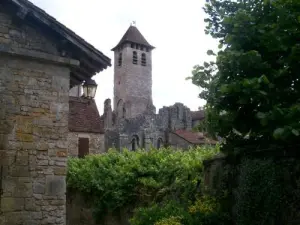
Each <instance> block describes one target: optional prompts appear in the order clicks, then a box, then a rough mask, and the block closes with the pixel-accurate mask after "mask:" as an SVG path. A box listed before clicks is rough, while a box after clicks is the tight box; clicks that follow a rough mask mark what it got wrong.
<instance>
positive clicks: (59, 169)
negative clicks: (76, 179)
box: [53, 167, 67, 175]
mask: <svg viewBox="0 0 300 225" xmlns="http://www.w3.org/2000/svg"><path fill="white" fill-rule="evenodd" d="M53 171H54V175H67V168H66V167H55V168H54V170H53Z"/></svg>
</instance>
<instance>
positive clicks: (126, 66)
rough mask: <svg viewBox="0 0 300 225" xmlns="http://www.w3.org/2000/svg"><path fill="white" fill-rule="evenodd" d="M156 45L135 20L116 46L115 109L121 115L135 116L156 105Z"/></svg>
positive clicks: (122, 116) (118, 115) (125, 116)
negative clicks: (154, 50) (150, 41)
mask: <svg viewBox="0 0 300 225" xmlns="http://www.w3.org/2000/svg"><path fill="white" fill-rule="evenodd" d="M153 49H154V47H153V46H151V45H150V44H149V43H148V42H147V40H146V39H145V38H144V37H143V35H142V34H141V33H140V31H139V30H138V29H137V28H136V26H135V25H133V24H132V25H130V27H129V28H128V30H127V31H126V33H125V34H124V36H123V37H122V39H121V40H120V42H119V43H118V44H117V46H116V47H114V48H113V49H112V51H114V111H115V112H116V114H117V117H118V118H133V117H135V116H137V115H139V114H142V113H144V112H145V111H147V110H149V109H151V108H154V106H153V103H152V59H151V51H152V50H153ZM154 109H155V108H154Z"/></svg>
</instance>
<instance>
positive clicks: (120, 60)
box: [118, 52, 122, 66]
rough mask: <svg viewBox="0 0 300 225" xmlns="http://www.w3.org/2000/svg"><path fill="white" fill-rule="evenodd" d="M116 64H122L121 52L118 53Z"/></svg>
mask: <svg viewBox="0 0 300 225" xmlns="http://www.w3.org/2000/svg"><path fill="white" fill-rule="evenodd" d="M118 66H122V52H120V53H119V57H118Z"/></svg>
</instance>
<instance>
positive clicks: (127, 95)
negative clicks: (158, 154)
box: [103, 25, 215, 150]
mask: <svg viewBox="0 0 300 225" xmlns="http://www.w3.org/2000/svg"><path fill="white" fill-rule="evenodd" d="M153 49H154V47H153V46H152V45H150V44H149V42H148V41H147V40H146V39H145V38H144V36H143V35H142V34H141V33H140V31H139V30H138V29H137V28H136V27H135V26H133V25H131V26H130V27H129V28H128V30H127V31H126V33H125V34H124V36H123V37H122V38H121V40H120V42H119V43H118V44H117V46H115V47H114V48H113V49H112V51H113V52H114V109H112V106H111V100H110V99H107V100H106V101H105V102H104V115H103V120H104V129H105V147H106V149H108V148H111V147H114V148H117V149H122V148H128V149H131V150H135V149H137V148H145V149H149V148H150V146H153V147H157V148H160V147H162V146H173V147H175V148H188V147H189V146H194V145H201V144H214V143H215V142H214V141H212V140H209V139H207V138H206V137H205V136H204V135H203V134H201V133H194V132H192V127H194V126H196V125H197V123H198V122H199V121H201V120H202V119H203V118H204V114H203V112H202V111H195V112H191V110H190V109H189V108H187V107H186V106H184V105H183V104H181V103H176V104H174V105H173V106H170V107H163V108H162V109H160V110H159V112H158V114H156V109H155V106H154V105H153V101H152V54H151V53H152V50H153Z"/></svg>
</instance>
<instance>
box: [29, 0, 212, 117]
mask: <svg viewBox="0 0 300 225" xmlns="http://www.w3.org/2000/svg"><path fill="white" fill-rule="evenodd" d="M31 1H32V2H33V3H34V4H36V5H37V6H39V7H41V8H42V9H43V10H45V11H46V12H47V13H49V14H50V15H52V16H53V17H55V18H56V19H57V20H59V21H60V22H61V23H63V24H64V25H66V26H67V27H69V28H70V29H72V30H73V31H74V32H75V33H77V34H78V35H80V36H81V37H83V38H84V39H85V40H86V41H88V42H89V43H91V44H92V45H94V46H95V47H96V48H98V49H99V50H100V51H102V52H103V53H104V54H105V55H107V56H108V57H110V58H111V59H112V58H113V52H111V51H110V49H111V48H112V47H114V46H115V45H116V44H117V43H118V42H119V40H120V39H121V37H122V36H123V34H124V33H125V31H126V30H127V28H128V27H129V25H130V23H131V21H133V20H135V21H136V23H137V24H136V25H137V27H138V29H139V30H140V31H141V33H142V34H143V35H144V36H145V38H146V39H147V40H148V42H149V43H150V44H152V45H154V46H155V47H156V49H155V50H154V51H153V56H152V57H153V59H152V61H153V100H154V104H155V106H156V108H157V109H159V108H161V107H162V106H164V105H167V106H168V105H172V104H174V103H175V102H182V103H184V104H185V105H187V106H188V107H190V108H191V109H192V110H196V109H197V108H198V107H199V106H200V105H203V104H204V101H203V100H200V99H199V98H198V94H199V92H200V90H199V89H198V87H196V86H194V85H193V84H191V82H190V81H185V78H186V77H187V76H190V74H191V70H192V67H193V66H194V65H195V64H199V63H202V62H203V61H204V60H205V59H207V56H206V51H207V50H208V49H215V48H216V41H215V40H212V39H211V38H210V37H208V36H206V35H205V34H204V26H205V24H204V22H203V20H204V17H205V14H204V11H203V10H202V7H203V5H204V1H199V0H189V1H183V0H173V1H171V0H164V1H161V0H152V1H140V0H109V1H107V0H105V1H104V0H85V1H81V0H31ZM94 78H95V80H96V82H97V83H98V90H97V95H96V101H97V104H98V107H99V111H100V112H101V114H102V111H103V102H104V100H105V99H106V98H111V99H112V98H113V67H110V68H108V69H107V70H105V71H104V72H101V73H100V74H98V75H96V76H95V77H94Z"/></svg>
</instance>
